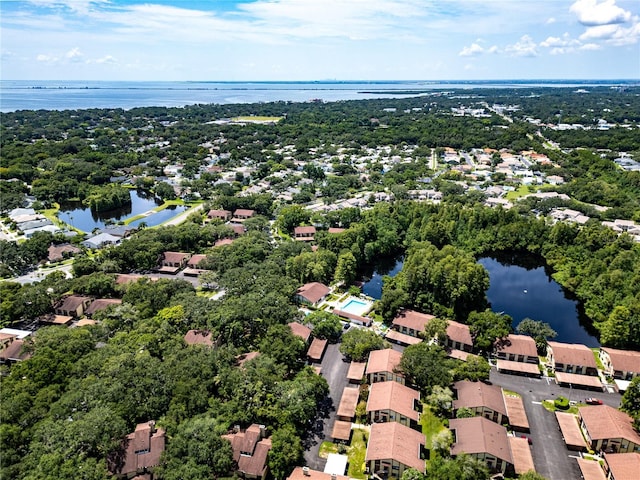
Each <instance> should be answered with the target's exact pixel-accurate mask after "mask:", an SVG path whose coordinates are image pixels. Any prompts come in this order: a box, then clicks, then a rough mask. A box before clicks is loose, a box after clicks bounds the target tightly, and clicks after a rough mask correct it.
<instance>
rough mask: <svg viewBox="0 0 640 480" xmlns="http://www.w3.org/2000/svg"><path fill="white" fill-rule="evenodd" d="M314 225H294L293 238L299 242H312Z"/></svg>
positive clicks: (314, 232) (314, 233)
mask: <svg viewBox="0 0 640 480" xmlns="http://www.w3.org/2000/svg"><path fill="white" fill-rule="evenodd" d="M315 235H316V227H313V226H311V227H295V228H294V229H293V238H294V239H295V240H298V241H301V242H313V241H314V240H315Z"/></svg>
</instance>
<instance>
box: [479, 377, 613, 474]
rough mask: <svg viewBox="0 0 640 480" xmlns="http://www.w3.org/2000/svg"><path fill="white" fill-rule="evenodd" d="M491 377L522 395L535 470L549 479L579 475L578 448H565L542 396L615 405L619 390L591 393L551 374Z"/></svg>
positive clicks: (492, 379) (544, 397) (493, 380)
mask: <svg viewBox="0 0 640 480" xmlns="http://www.w3.org/2000/svg"><path fill="white" fill-rule="evenodd" d="M490 381H491V382H492V383H493V384H495V385H499V386H501V387H502V388H504V389H507V390H511V391H514V392H517V393H519V394H520V395H521V396H522V401H523V403H524V408H525V411H526V412H527V417H528V419H529V425H530V426H531V434H530V435H528V436H529V437H530V438H531V441H532V445H531V454H532V456H533V463H534V465H535V468H536V471H537V472H538V473H540V474H541V475H543V476H545V477H547V478H548V479H549V480H570V479H577V480H579V479H580V478H582V477H581V475H580V469H579V468H578V463H577V461H576V459H575V457H577V456H579V453H578V452H574V451H570V450H568V449H567V447H566V445H565V443H564V440H563V439H562V435H561V433H560V429H559V427H558V422H557V421H556V418H555V414H554V413H553V412H549V411H547V410H546V409H545V408H544V407H543V406H542V401H543V400H553V399H555V398H557V397H558V396H560V395H562V396H564V397H566V398H568V399H569V401H575V402H579V403H583V402H584V401H585V399H586V398H589V397H597V398H598V399H600V400H602V401H603V403H605V404H606V405H610V406H612V407H615V408H618V407H619V406H620V398H621V396H620V394H618V393H599V392H598V393H594V392H592V391H589V390H581V389H576V388H566V387H559V386H558V385H556V383H555V381H554V380H553V379H552V378H546V377H543V378H529V377H520V376H517V375H507V374H502V373H498V372H497V371H496V370H495V369H492V371H491V377H490Z"/></svg>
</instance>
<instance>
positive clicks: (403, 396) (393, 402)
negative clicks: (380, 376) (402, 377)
mask: <svg viewBox="0 0 640 480" xmlns="http://www.w3.org/2000/svg"><path fill="white" fill-rule="evenodd" d="M419 400H420V393H419V392H418V391H417V390H414V389H413V388H409V387H407V386H405V385H402V384H400V383H398V382H376V383H374V384H372V385H371V387H370V388H369V400H368V401H367V412H375V411H378V410H393V411H395V412H398V413H399V414H400V415H404V416H405V417H407V418H410V419H411V420H415V421H416V422H417V421H418V420H419V418H420V414H419V413H418V412H417V411H416V409H415V408H414V405H415V404H416V402H418V401H419Z"/></svg>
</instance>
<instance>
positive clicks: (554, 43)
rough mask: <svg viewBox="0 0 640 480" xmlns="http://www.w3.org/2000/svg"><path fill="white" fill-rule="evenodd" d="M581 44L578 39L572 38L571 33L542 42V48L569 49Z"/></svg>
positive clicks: (548, 38)
mask: <svg viewBox="0 0 640 480" xmlns="http://www.w3.org/2000/svg"><path fill="white" fill-rule="evenodd" d="M579 44H580V42H579V41H578V40H576V39H573V38H571V36H570V35H569V33H565V34H564V35H562V38H560V37H547V39H546V40H544V41H543V42H540V46H541V47H569V46H575V45H579Z"/></svg>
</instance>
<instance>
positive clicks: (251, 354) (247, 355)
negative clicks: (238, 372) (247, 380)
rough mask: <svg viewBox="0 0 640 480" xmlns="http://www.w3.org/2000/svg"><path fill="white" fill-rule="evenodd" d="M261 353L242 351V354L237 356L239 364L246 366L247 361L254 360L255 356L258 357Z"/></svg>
mask: <svg viewBox="0 0 640 480" xmlns="http://www.w3.org/2000/svg"><path fill="white" fill-rule="evenodd" d="M259 355H260V352H248V353H242V354H240V355H238V356H237V357H236V361H237V362H238V366H240V367H242V366H244V364H245V363H247V362H249V361H251V360H253V359H254V358H256V357H258V356H259Z"/></svg>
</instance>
